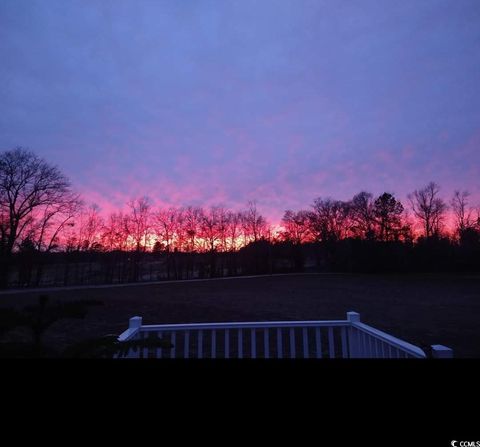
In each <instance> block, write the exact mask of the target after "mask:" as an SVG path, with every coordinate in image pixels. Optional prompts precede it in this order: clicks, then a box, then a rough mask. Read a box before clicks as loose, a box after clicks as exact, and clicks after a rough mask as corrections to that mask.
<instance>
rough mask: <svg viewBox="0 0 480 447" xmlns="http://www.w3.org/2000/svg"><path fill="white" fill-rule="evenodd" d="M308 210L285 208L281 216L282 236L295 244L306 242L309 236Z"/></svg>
mask: <svg viewBox="0 0 480 447" xmlns="http://www.w3.org/2000/svg"><path fill="white" fill-rule="evenodd" d="M309 223H310V219H309V212H308V211H305V210H300V211H297V212H295V211H292V210H287V211H285V214H284V215H283V218H282V225H283V228H284V231H283V238H284V239H285V240H287V241H291V242H293V243H294V244H296V245H300V244H302V243H304V242H307V241H308V240H309V239H310V237H311V231H310V225H309Z"/></svg>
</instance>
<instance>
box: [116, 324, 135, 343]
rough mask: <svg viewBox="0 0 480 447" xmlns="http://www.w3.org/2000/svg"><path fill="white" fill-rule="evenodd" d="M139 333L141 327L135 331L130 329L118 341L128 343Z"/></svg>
mask: <svg viewBox="0 0 480 447" xmlns="http://www.w3.org/2000/svg"><path fill="white" fill-rule="evenodd" d="M138 332H140V328H139V327H138V328H135V329H131V328H129V329H127V330H126V331H124V332H122V333H121V334H120V335H119V336H118V341H127V340H129V339H130V338H132V337H133V336H134V335H136V334H137V333H138Z"/></svg>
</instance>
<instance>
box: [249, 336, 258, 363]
mask: <svg viewBox="0 0 480 447" xmlns="http://www.w3.org/2000/svg"><path fill="white" fill-rule="evenodd" d="M250 334H251V340H250V348H251V352H252V359H256V358H257V338H256V334H255V329H252V330H251V331H250Z"/></svg>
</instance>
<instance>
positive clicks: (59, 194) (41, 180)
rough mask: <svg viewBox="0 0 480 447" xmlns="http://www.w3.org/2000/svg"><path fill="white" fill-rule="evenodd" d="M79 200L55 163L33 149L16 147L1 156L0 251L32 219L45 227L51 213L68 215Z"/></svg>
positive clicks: (5, 250) (10, 245) (9, 249)
mask: <svg viewBox="0 0 480 447" xmlns="http://www.w3.org/2000/svg"><path fill="white" fill-rule="evenodd" d="M78 203H79V197H78V196H77V195H75V194H74V193H73V192H72V189H71V184H70V181H69V180H68V179H67V178H66V177H65V176H64V175H63V174H62V173H61V172H60V170H59V169H58V168H57V167H56V166H51V165H49V164H48V163H47V162H46V161H45V160H43V159H42V158H40V157H38V156H37V155H35V154H34V153H33V152H31V151H28V150H26V149H22V148H16V149H13V150H10V151H6V152H4V153H3V154H2V155H1V156H0V209H1V214H2V239H5V244H2V246H1V249H2V251H3V254H7V255H9V254H11V253H12V251H13V249H14V248H15V244H16V243H17V241H18V240H19V238H20V237H21V236H22V233H23V231H24V230H25V229H26V228H27V226H29V225H32V224H33V221H34V220H35V221H36V223H37V225H39V226H40V227H41V228H43V229H46V227H49V226H50V223H51V222H52V218H53V217H54V216H58V215H59V214H62V215H66V216H67V217H68V216H70V213H71V210H72V206H76V205H78ZM69 219H70V217H68V220H69ZM61 222H62V221H61ZM61 222H60V227H61V226H62V223H61ZM57 228H58V227H57Z"/></svg>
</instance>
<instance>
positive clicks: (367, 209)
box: [350, 191, 375, 239]
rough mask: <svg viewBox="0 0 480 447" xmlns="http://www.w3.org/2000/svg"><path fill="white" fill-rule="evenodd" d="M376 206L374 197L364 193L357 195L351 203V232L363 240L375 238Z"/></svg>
mask: <svg viewBox="0 0 480 447" xmlns="http://www.w3.org/2000/svg"><path fill="white" fill-rule="evenodd" d="M374 209H375V205H374V203H373V195H372V194H370V193H369V192H365V191H362V192H360V193H358V194H357V195H355V196H354V197H353V199H352V200H351V202H350V219H351V221H352V226H351V232H352V234H353V235H354V236H356V237H359V238H361V239H373V238H374V237H375V212H374Z"/></svg>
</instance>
